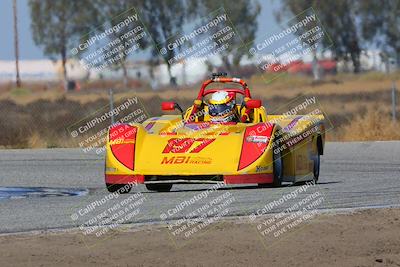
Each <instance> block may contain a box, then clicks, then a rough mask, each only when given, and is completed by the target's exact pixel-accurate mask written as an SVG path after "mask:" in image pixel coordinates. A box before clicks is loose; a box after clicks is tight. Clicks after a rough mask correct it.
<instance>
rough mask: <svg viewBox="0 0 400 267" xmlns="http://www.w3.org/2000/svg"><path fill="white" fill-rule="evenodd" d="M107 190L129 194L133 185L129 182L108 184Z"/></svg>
mask: <svg viewBox="0 0 400 267" xmlns="http://www.w3.org/2000/svg"><path fill="white" fill-rule="evenodd" d="M106 186H107V190H108V192H110V193H115V192H117V193H120V194H127V193H129V192H130V191H131V189H132V185H129V184H106Z"/></svg>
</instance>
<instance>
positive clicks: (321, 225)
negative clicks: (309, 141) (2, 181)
mask: <svg viewBox="0 0 400 267" xmlns="http://www.w3.org/2000/svg"><path fill="white" fill-rule="evenodd" d="M264 220H265V217H263V218H261V219H260V218H258V219H256V221H255V222H253V223H250V222H249V219H247V218H246V219H242V220H239V219H238V220H229V221H224V222H219V223H216V224H215V225H213V226H212V227H210V228H209V229H208V230H207V231H203V232H199V233H196V235H194V236H193V237H191V238H190V239H188V240H187V241H184V242H183V241H182V242H181V241H179V240H174V238H173V237H172V236H171V232H169V230H168V229H167V227H166V226H159V225H158V226H144V227H139V228H131V229H129V230H127V229H125V230H123V231H117V232H114V233H113V234H107V236H104V237H105V239H103V238H104V237H103V238H102V239H99V238H96V237H91V238H88V237H84V236H83V235H82V234H81V233H80V232H78V233H77V232H74V231H72V232H67V233H46V234H35V235H32V234H17V235H5V236H4V235H3V236H0V251H1V256H0V262H1V266H55V265H57V266H98V265H103V266H106V265H108V266H400V209H371V210H363V211H357V212H353V213H344V214H320V215H316V216H315V217H314V218H312V219H310V220H307V221H306V222H303V223H302V224H301V225H298V226H296V227H295V228H293V229H292V230H290V231H288V232H285V233H284V234H282V236H281V237H279V238H277V239H274V238H272V239H270V240H267V239H265V238H264V237H263V236H262V235H261V234H260V232H259V231H258V230H257V225H258V224H259V223H261V222H262V221H264Z"/></svg>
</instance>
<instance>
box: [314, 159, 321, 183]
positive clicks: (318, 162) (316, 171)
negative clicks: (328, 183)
mask: <svg viewBox="0 0 400 267" xmlns="http://www.w3.org/2000/svg"><path fill="white" fill-rule="evenodd" d="M320 165H321V159H320V156H319V153H318V154H317V156H315V158H314V170H313V174H314V179H313V180H314V182H315V183H317V182H318V178H319V168H320Z"/></svg>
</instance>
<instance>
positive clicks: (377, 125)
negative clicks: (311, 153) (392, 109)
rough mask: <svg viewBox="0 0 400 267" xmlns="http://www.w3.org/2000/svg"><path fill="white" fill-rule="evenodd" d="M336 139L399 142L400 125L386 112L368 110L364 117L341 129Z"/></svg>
mask: <svg viewBox="0 0 400 267" xmlns="http://www.w3.org/2000/svg"><path fill="white" fill-rule="evenodd" d="M338 138H339V140H342V141H370V140H376V141H386V140H400V123H399V122H398V121H397V122H393V121H392V120H391V119H390V114H388V112H385V111H384V110H382V109H380V108H377V107H375V108H370V109H368V111H367V112H366V113H365V114H364V115H359V116H357V117H356V118H355V119H354V120H352V121H351V122H350V123H349V124H348V125H346V126H343V127H341V129H340V131H339V134H338Z"/></svg>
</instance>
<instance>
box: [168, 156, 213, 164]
mask: <svg viewBox="0 0 400 267" xmlns="http://www.w3.org/2000/svg"><path fill="white" fill-rule="evenodd" d="M211 162H212V159H211V158H206V157H194V156H177V157H175V156H174V157H164V158H163V159H162V161H161V164H211Z"/></svg>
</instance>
